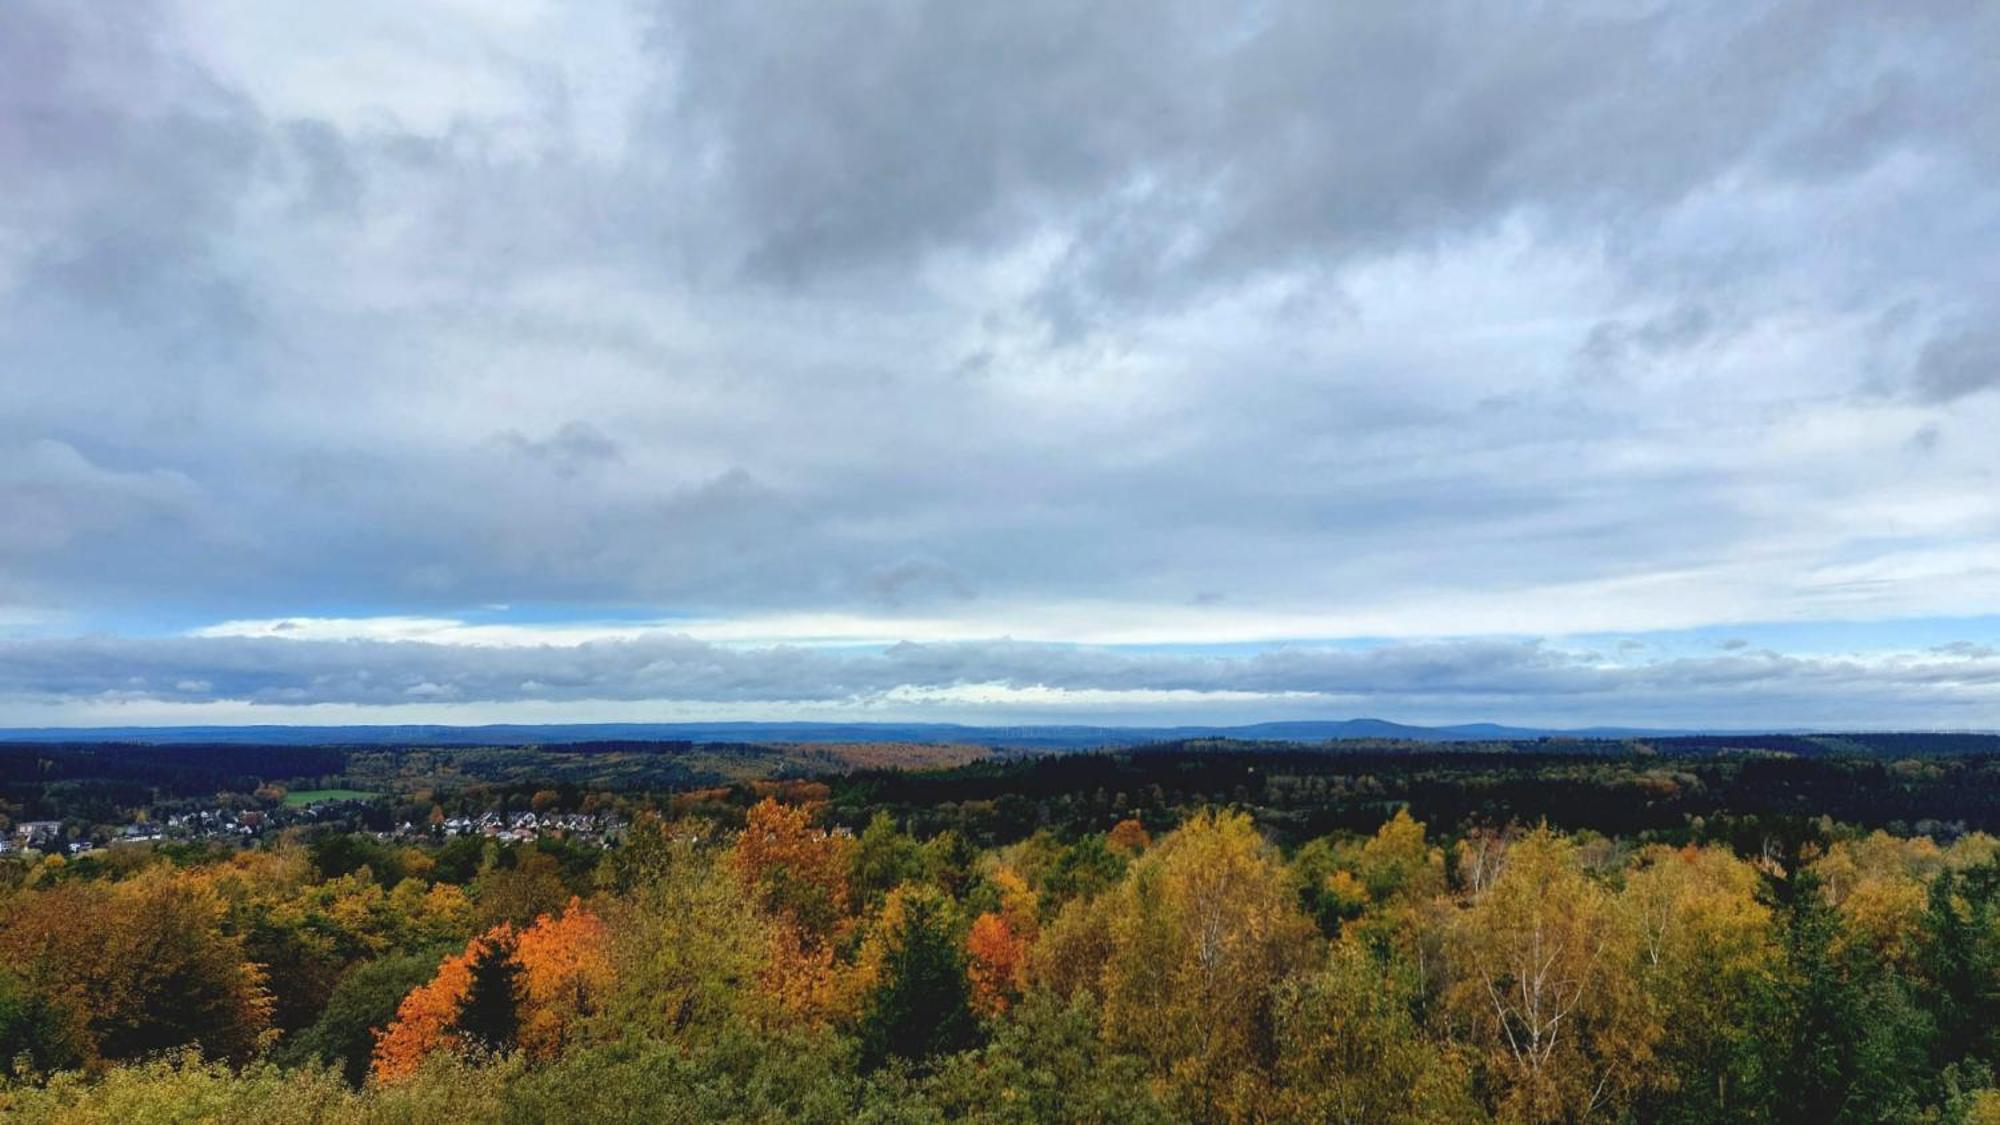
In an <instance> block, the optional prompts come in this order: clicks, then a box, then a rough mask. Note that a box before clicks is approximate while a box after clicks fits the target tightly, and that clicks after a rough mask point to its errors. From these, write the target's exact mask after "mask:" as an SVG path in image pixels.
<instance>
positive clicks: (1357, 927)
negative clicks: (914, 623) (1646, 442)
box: [0, 741, 2000, 1123]
mask: <svg viewBox="0 0 2000 1125" xmlns="http://www.w3.org/2000/svg"><path fill="white" fill-rule="evenodd" d="M692 752H693V750H692V748H676V749H671V750H647V749H645V748H635V747H628V746H608V747H602V748H598V750H597V751H596V752H595V753H592V752H591V751H589V750H585V751H577V750H575V749H574V748H571V749H569V750H566V751H565V754H566V755H567V757H565V758H564V761H565V762H571V761H580V762H587V761H589V760H590V759H592V758H593V757H602V758H606V759H608V760H610V761H612V762H614V763H623V762H627V761H628V760H637V759H639V758H643V757H645V756H646V755H648V754H653V755H655V756H665V757H668V758H670V759H671V758H672V757H673V756H674V755H676V754H678V755H682V756H683V762H684V761H685V756H686V755H688V754H690V753H692ZM8 753H14V756H13V757H8V756H7V754H8ZM178 754H179V750H178V749H175V750H173V751H168V750H164V749H160V750H157V751H153V752H146V751H141V750H137V749H132V748H127V749H124V750H108V749H105V748H95V749H85V748H77V749H73V750H63V749H61V748H55V749H52V748H49V747H42V748H39V749H36V750H34V751H32V752H29V751H18V752H15V751H11V750H8V751H0V783H4V784H5V786H6V788H5V789H4V790H0V792H4V793H5V794H6V796H5V798H4V800H5V802H6V803H5V804H0V816H5V817H7V818H8V824H7V825H0V827H8V826H19V825H26V824H29V823H31V822H32V823H36V824H41V825H44V826H47V825H51V824H53V825H59V826H60V828H59V829H58V830H53V831H56V833H57V834H56V836H55V837H54V839H56V840H57V841H64V842H66V845H64V844H61V843H57V844H52V843H50V842H48V840H47V839H44V840H43V842H42V843H41V844H40V845H39V846H37V847H23V848H17V849H16V850H14V851H13V852H11V853H10V854H8V855H6V856H4V857H0V1116H5V1117H6V1118H8V1119H10V1120H14V1119H18V1120H23V1121H29V1122H44V1121H47V1122H57V1121H61V1122H69V1121H84V1122H91V1121H103V1122H112V1121H117V1122H127V1121H190V1120H250V1121H280V1122H292V1121H298V1122H347V1121H354V1122H376V1121H380V1122H403V1121H407V1122H418V1121H426V1122H428V1121H437V1120H470V1121H496V1122H498V1121H524V1122H526V1121H544V1120H552V1119H583V1120H596V1119H601V1120H609V1121H621V1120H629V1121H689V1122H694V1121H719V1120H740V1121H780V1120H783V1121H807V1122H818V1121H827V1122H832V1121H884V1122H888V1121H897V1122H902V1121H909V1122H922V1121H945V1120H961V1119H970V1120H983V1121H1010V1122H1012V1121H1019V1122H1029V1121H1076V1122H1126V1121H1135V1122H1141V1121H1143V1122H1154V1121H1159V1122H1165V1121H1192V1122H1222V1121H1230V1122H1236V1121H1246V1122H1247V1121H1271V1122H1290V1121H1339V1122H1378V1121H1407V1122H1431V1121H1447V1122H1450V1121H1465V1122H1474V1121H1523V1122H1571V1121H1606V1122H1620V1121H1631V1122H1706V1121H1721V1120H1728V1121H1750V1122H1760V1121H1761V1122H1848V1121H1851V1122H1863V1121H1869V1122H1875V1121H1907V1122H1981V1123H1990V1122H2000V1078H1996V1067H2000V839H1996V837H1995V836H1994V835H1991V834H1990V833H1992V832H1994V831H1995V830H2000V823H1996V818H2000V758H1995V757H1993V756H1992V755H1991V747H1990V746H1987V745H1985V744H1983V743H1972V744H1958V743H1952V742H1949V741H1946V742H1943V743H1910V744H1898V743H1889V744H1883V745H1860V744H1835V745H1825V744H1819V743H1815V744H1812V745H1800V744H1796V743H1789V742H1783V741H1780V742H1774V743H1756V742H1735V743H1730V744H1726V745H1725V744H1692V745H1646V746H1633V745H1627V744H1605V745H1587V744H1586V745H1556V744H1534V745H1529V746H1523V747H1515V748H1502V747H1497V746H1490V745H1465V746H1455V747H1450V746H1448V747H1439V746H1437V745H1435V744H1427V745H1421V746H1419V745H1389V744H1368V745H1356V746H1341V747H1331V746H1321V747H1300V746H1283V745H1276V744H1220V743H1209V742H1192V743H1175V744H1167V745H1160V746H1154V747H1146V748H1138V749H1128V750H1118V751H1115V752H1106V753H1095V754H1062V755H1031V756H1001V755H990V754H976V753H970V752H962V751H952V752H948V753H943V754H940V755H938V756H936V757H933V758H929V759H924V760H921V761H920V762H919V763H918V764H919V765H920V766H921V767H922V768H914V769H897V768H888V766H887V765H886V763H887V762H888V761H891V760H894V759H895V758H896V757H897V755H895V754H893V753H888V752H877V753H868V752H863V751H861V750H858V749H852V748H850V749H849V750H848V751H845V752H842V753H833V754H829V756H828V757H827V758H825V759H823V760H821V761H820V765H819V767H818V768H816V769H813V768H807V766H809V765H810V764H811V762H812V759H810V758H809V757H806V756H802V755H800V754H798V753H794V752H786V753H785V754H778V755H759V754H757V753H752V752H750V751H747V750H743V751H730V752H729V754H728V755H724V756H711V758H709V759H707V761H708V762H710V763H714V762H720V761H723V760H725V757H726V758H728V759H730V760H737V761H741V762H745V763H752V764H751V765H748V766H745V768H744V769H743V771H742V773H741V774H740V775H739V776H735V777H730V776H728V771H718V773H717V774H716V775H708V774H704V776H701V777H700V778H697V779H694V780H690V779H689V778H688V777H687V776H686V775H683V774H679V773H676V774H675V776H674V777H673V778H672V779H671V780H668V781H665V782H663V783H662V782H646V783H643V784H641V783H634V782H633V780H632V778H631V777H630V776H626V775H623V774H614V775H610V776H607V777H604V778H598V779H595V780H593V779H592V778H591V776H590V775H589V774H588V773H587V771H586V769H585V767H576V772H574V773H564V774H561V775H559V776H558V775H556V774H554V773H553V772H550V771H538V770H536V769H534V768H533V767H534V763H535V761H536V758H535V756H534V755H533V754H531V753H529V752H527V751H522V750H519V749H515V750H509V751H505V752H498V751H496V755H497V756H496V757H494V758H493V759H491V760H490V761H489V760H488V759H484V758H481V757H480V756H478V755H476V754H473V755H470V756H468V752H466V751H461V750H454V751H452V752H451V753H450V754H449V755H441V753H440V752H427V751H407V752H402V753H389V752H386V751H380V750H369V751H366V752H361V751H344V750H339V749H332V748H293V749H292V750H290V751H288V752H287V753H286V754H285V755H275V756H272V757H269V758H263V759H258V758H256V757H255V756H254V755H245V754H244V753H242V752H240V748H210V749H197V750H196V751H195V752H193V753H191V754H189V755H187V756H185V757H177V755H178ZM259 762H261V763H262V764H261V766H260V765H259V764H258V763H259ZM774 762H775V763H777V766H778V768H770V767H771V766H772V764H773V763H774ZM483 763H484V764H483ZM489 766H490V768H488V767H489ZM680 768H681V766H680V765H676V766H674V767H673V769H674V770H675V771H678V770H679V769H680ZM711 768H712V765H704V766H703V767H702V769H703V770H704V771H707V770H710V769H711ZM759 772H762V773H763V774H764V775H765V776H754V775H755V774H756V773H759ZM280 775H282V776H280ZM288 791H289V793H288ZM292 794H297V795H306V794H330V795H332V796H331V797H329V798H328V799H326V800H325V801H323V802H322V801H317V800H315V801H313V802H312V803H309V804H308V806H307V811H309V812H310V814H311V815H310V817H308V816H306V815H305V813H299V818H298V819H295V820H286V819H285V818H284V816H283V815H282V814H283V810H286V809H287V808H292V809H294V810H296V809H297V806H298V805H299V802H296V801H295V802H293V803H292V805H290V806H288V805H287V804H286V800H285V798H286V797H287V796H288V795H292ZM216 803H220V804H223V805H226V806H228V807H230V808H232V809H237V810H241V811H242V812H260V811H261V812H263V813H265V814H267V816H268V817H269V819H268V820H259V821H252V820H250V819H249V818H247V817H246V818H244V820H243V823H245V824H255V825H257V826H259V827H257V829H256V830H254V831H250V830H245V831H241V832H237V831H232V832H231V833H230V834H226V835H224V834H215V835H210V836H199V837H188V838H161V839H153V838H152V837H151V836H147V837H145V838H144V841H145V842H138V843H133V842H124V843H112V842H109V839H107V840H106V843H105V844H104V846H98V844H96V843H95V842H94V840H95V839H97V838H101V837H105V835H106V833H107V832H108V831H111V830H113V829H115V828H116V826H117V824H118V823H119V822H120V821H121V820H130V819H133V818H137V819H139V820H140V821H142V822H143V821H145V820H146V819H147V818H152V817H162V818H163V817H164V816H165V810H170V809H183V808H193V807H195V806H197V805H208V804H216ZM585 809H588V810H590V811H589V813H588V815H590V816H600V815H611V816H614V817H615V823H616V824H617V825H618V826H619V827H618V829H617V830H616V831H615V832H607V833H604V834H602V835H601V836H597V835H590V834H587V833H581V832H573V831H571V830H570V829H569V828H567V827H561V828H558V829H556V830H550V831H544V832H542V833H541V834H540V835H530V834H526V833H514V832H511V830H508V831H500V832H497V833H495V832H479V831H474V830H467V831H464V832H456V831H455V830H454V829H453V828H451V827H448V826H451V825H456V824H459V823H460V822H461V821H466V820H467V819H468V818H470V817H472V816H473V815H474V814H479V815H484V816H488V817H489V818H491V819H493V821H494V822H496V823H500V824H503V825H505V824H512V823H516V822H515V821H510V820H505V819H504V818H501V817H500V814H510V815H513V814H517V811H518V810H530V811H533V812H538V813H541V814H543V819H542V821H541V823H542V824H543V825H565V826H566V825H569V824H572V823H581V822H579V821H572V820H566V819H562V818H561V816H558V815H557V814H562V815H564V816H566V815H568V814H570V813H575V814H576V815H578V816H582V815H585V813H584V810H585ZM232 823H234V822H232ZM591 823H597V822H596V821H592V822H591ZM406 826H407V827H406ZM115 836H116V832H112V837H114V838H115Z"/></svg>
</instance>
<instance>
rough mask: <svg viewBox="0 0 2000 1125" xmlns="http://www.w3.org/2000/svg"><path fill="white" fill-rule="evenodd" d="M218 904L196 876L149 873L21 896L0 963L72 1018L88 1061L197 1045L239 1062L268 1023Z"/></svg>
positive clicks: (0, 935)
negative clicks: (78, 1021)
mask: <svg viewBox="0 0 2000 1125" xmlns="http://www.w3.org/2000/svg"><path fill="white" fill-rule="evenodd" d="M226 913H227V907H226V904H225V903H224V902H223V900H222V898H221V896H220V895H219V894H218V893H217V892H216V890H215V888H214V887H213V886H212V885H211V884H210V883H209V882H208V881H206V880H205V879H203V878H202V877H200V876H199V875H198V874H195V873H191V872H184V871H175V870H172V869H169V868H165V867H156V868H151V869H148V870H146V871H143V872H141V873H139V874H138V875H135V876H133V877H132V878H130V879H127V880H125V881H123V882H120V883H117V884H112V885H105V884H83V883H66V884H63V885H61V886H57V887H52V888H49V889H48V890H43V891H34V892H30V893H27V894H24V895H21V896H20V897H19V898H18V899H17V900H16V901H15V902H14V903H13V904H12V909H11V910H10V912H9V915H10V916H9V918H8V920H7V924H6V926H5V927H4V929H0V964H5V965H8V966H10V967H12V968H13V970H14V971H15V973H16V974H18V975H19V977H20V978H21V980H22V981H23V982H24V983H25V984H26V985H27V986H28V987H29V988H30V989H32V990H33V991H34V992H35V993H36V994H38V995H40V996H42V997H45V998H46V999H47V1000H48V1002H49V1003H51V1004H53V1005H55V1006H57V1007H58V1008H60V1009H63V1010H66V1011H69V1012H73V1013H77V1014H78V1015H79V1016H80V1017H81V1018H82V1020H83V1022H84V1027H85V1029H86V1032H87V1038H88V1043H87V1050H88V1052H89V1053H91V1054H93V1055H96V1056H100V1057H102V1058H106V1059H128V1058H137V1057H139V1056H141V1055H146V1054H152V1053H155V1052H159V1051H165V1050H169V1049H172V1048H175V1047H182V1046H188V1045H198V1046H199V1047H200V1048H201V1049H202V1051H203V1052H204V1053H206V1054H208V1055H211V1056H214V1057H221V1058H229V1059H236V1060H240V1059H243V1058H247V1057H248V1056H249V1055H250V1054H251V1053H252V1052H253V1051H254V1050H255V1049H256V1046H257V1041H258V1038H259V1036H260V1035H261V1034H262V1032H263V1031H264V1029H265V1028H266V1027H267V1026H268V1025H269V1022H270V1013H271V998H270V995H269V993H268V992H266V990H265V987H264V971H263V969H262V968H261V967H260V966H258V965H257V964H255V963H253V962H252V961H250V960H249V959H248V958H247V957H246V956H245V954H244V949H243V942H242V939H241V938H240V937H238V936H236V935H232V934H229V933H226V932H225V931H224V929H223V922H224V919H225V916H226Z"/></svg>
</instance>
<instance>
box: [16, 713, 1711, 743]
mask: <svg viewBox="0 0 2000 1125" xmlns="http://www.w3.org/2000/svg"><path fill="white" fill-rule="evenodd" d="M1697 733H1703V732H1695V731H1673V730H1646V729H1639V728H1629V729H1628V728H1622V727H1593V728H1588V729H1582V730H1558V729H1549V728H1537V727H1510V726H1500V725H1497V724H1494V723H1468V724H1464V725H1459V726H1441V727H1426V726H1412V725H1409V724H1406V723H1394V722H1389V721H1388V720H1385V719H1345V720H1339V721H1325V722H1275V723H1253V724H1249V725H1245V726H1173V727H1107V726H1063V725H1049V726H991V727H988V726H967V725H961V724H957V723H561V724H536V725H522V724H495V725H490V726H429V725H410V726H275V725H272V726H186V727H27V728H14V729H9V728H0V742H137V743H151V744H160V745H178V744H188V743H202V744H207V745H217V744H229V745H252V744H254V745H263V746H549V745H566V744H570V743H578V742H607V741H620V742H653V741H664V742H690V743H764V744H769V743H784V742H791V743H856V742H915V743H963V744H971V745H979V746H992V747H1000V748H1005V749H1013V750H1079V749H1088V748H1092V747H1099V746H1140V745H1145V744H1147V743H1155V742H1169V741H1182V740H1187V739H1197V738H1230V739H1239V740H1245V741H1271V742H1327V741H1335V740H1344V739H1358V738H1375V739H1398V740H1403V741H1411V742H1465V741H1475V742H1507V741H1528V740H1533V739H1539V738H1645V737H1653V738H1661V737H1674V736H1679V735H1689V734H1697ZM1731 733H1740V732H1731Z"/></svg>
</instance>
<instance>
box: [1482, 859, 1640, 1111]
mask: <svg viewBox="0 0 2000 1125" xmlns="http://www.w3.org/2000/svg"><path fill="white" fill-rule="evenodd" d="M1634 938H1635V935H1634V933H1633V931H1632V930H1631V928H1630V927H1629V926H1625V925H1622V924H1621V921H1620V919H1619V917H1618V916H1617V914H1616V912H1615V911H1614V910H1613V909H1612V901H1611V896H1610V895H1609V893H1608V892H1606V891H1605V889H1604V888H1603V887H1601V886H1599V885H1598V884H1597V883H1595V882H1594V881H1592V880H1591V879H1590V878H1589V877H1588V876H1586V875H1585V874H1584V873H1583V871H1582V870H1581V869H1580V867H1579V865H1578V862H1577V856H1576V847H1575V845H1574V844H1573V843H1571V842H1570V841H1569V840H1567V839H1564V838H1563V837H1560V836H1557V835H1556V834H1555V833H1553V832H1551V831H1549V829H1548V828H1547V827H1546V826H1544V827H1542V828H1540V829H1537V830H1536V831H1534V832H1532V833H1530V834H1529V835H1527V836H1525V837H1523V838H1522V839H1520V840H1518V841H1516V842H1515V843H1514V844H1513V846H1512V847H1511V848H1509V849H1508V850H1507V854H1506V858H1505V860H1504V862H1503V863H1502V865H1501V867H1500V870H1499V871H1498V873H1497V875H1496V876H1495V877H1494V878H1493V880H1492V881H1491V884H1490V885H1489V886H1488V887H1487V889H1486V891H1485V893H1483V894H1480V895H1479V896H1478V897H1476V898H1475V899H1474V901H1473V904H1472V907H1471V908H1470V909H1469V910H1466V911H1465V912H1464V913H1463V914H1462V915H1461V916H1460V917H1459V919H1458V922H1457V925H1456V926H1455V927H1454V929H1453V934H1452V939H1453V940H1452V954H1453V959H1454V963H1455V964H1456V965H1457V966H1458V979H1457V980H1456V981H1455V982H1454V983H1453V984H1452V986H1451V987H1450V988H1449V989H1448V991H1447V993H1446V1002H1447V1004H1448V1005H1449V1008H1450V1011H1451V1012H1452V1013H1453V1015H1454V1016H1455V1017H1456V1019H1457V1020H1458V1021H1459V1023H1460V1025H1461V1026H1462V1027H1464V1028H1465V1030H1466V1031H1467V1033H1468V1034H1469V1035H1470V1038H1471V1041H1472V1043H1473V1044H1474V1045H1475V1046H1476V1047H1477V1048H1478V1049H1479V1050H1480V1051H1482V1052H1483V1054H1484V1059H1485V1069H1486V1071H1487V1075H1488V1080H1489V1082H1490V1083H1491V1085H1492V1086H1493V1087H1494V1088H1495V1089H1496V1090H1497V1091H1498V1096H1497V1098H1496V1099H1495V1100H1496V1103H1497V1105H1496V1108H1497V1109H1498V1110H1499V1112H1500V1113H1501V1114H1502V1115H1504V1116H1507V1117H1510V1118H1515V1119H1519V1120H1529V1121H1558V1120H1572V1119H1578V1118H1583V1117H1587V1116H1590V1115H1592V1114H1595V1113H1598V1112H1600V1111H1602V1110H1604V1109H1606V1108H1607V1107H1614V1106H1617V1105H1618V1104H1620V1103H1621V1102H1623V1101H1624V1100H1626V1099H1628V1098H1630V1097H1631V1096H1632V1095H1633V1093H1634V1092H1636V1091H1637V1090H1639V1089H1641V1088H1643V1087H1645V1086H1647V1085H1648V1084H1649V1083H1651V1082H1654V1081H1656V1080H1657V1072H1656V1071H1655V1070H1653V1069H1652V1068H1651V1067H1650V1063H1651V1060H1652V1054H1653V1047H1654V1045H1655V1043H1656V1042H1657V1041H1658V1039H1659V1037H1660V1027H1659V1023H1658V1019H1657V1017H1656V1016H1655V1015H1654V1014H1653V1013H1652V1011H1651V1010H1650V1009H1649V1007H1648V1005H1647V1004H1646V1003H1645V1001H1644V998H1643V997H1642V995H1641V994H1640V993H1639V990H1638V988H1637V981H1636V976H1635V974H1634V972H1633V967H1634V966H1633V962H1634V959H1635V956H1636V952H1637V951H1636V948H1635V940H1634Z"/></svg>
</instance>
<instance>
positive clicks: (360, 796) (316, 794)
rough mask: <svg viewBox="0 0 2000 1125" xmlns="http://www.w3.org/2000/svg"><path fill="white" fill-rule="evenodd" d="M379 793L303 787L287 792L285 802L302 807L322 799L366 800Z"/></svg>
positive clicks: (294, 806)
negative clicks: (293, 791)
mask: <svg viewBox="0 0 2000 1125" xmlns="http://www.w3.org/2000/svg"><path fill="white" fill-rule="evenodd" d="M378 795H379V794H375V793H370V792H368V791H366V790H363V789H301V790H298V791H297V792H295V793H287V794H285V804H286V806H288V807H290V808H301V807H303V806H306V805H311V804H317V803H318V802H320V801H366V800H368V799H369V798H371V797H375V796H378Z"/></svg>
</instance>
